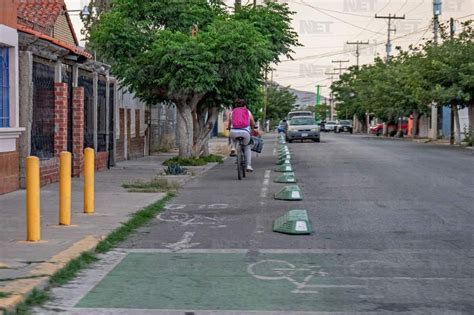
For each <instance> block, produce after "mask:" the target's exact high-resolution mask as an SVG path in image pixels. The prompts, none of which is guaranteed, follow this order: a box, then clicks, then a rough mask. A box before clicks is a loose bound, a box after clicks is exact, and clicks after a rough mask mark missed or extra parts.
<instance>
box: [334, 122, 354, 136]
mask: <svg viewBox="0 0 474 315" xmlns="http://www.w3.org/2000/svg"><path fill="white" fill-rule="evenodd" d="M334 132H335V133H340V132H350V133H352V122H351V121H350V120H340V121H339V123H337V124H336V127H335V129H334Z"/></svg>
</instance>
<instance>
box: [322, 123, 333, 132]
mask: <svg viewBox="0 0 474 315" xmlns="http://www.w3.org/2000/svg"><path fill="white" fill-rule="evenodd" d="M335 129H336V122H335V121H327V122H326V123H325V124H324V131H325V132H330V131H334V130H335Z"/></svg>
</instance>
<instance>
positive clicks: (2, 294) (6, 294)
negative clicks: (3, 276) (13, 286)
mask: <svg viewBox="0 0 474 315" xmlns="http://www.w3.org/2000/svg"><path fill="white" fill-rule="evenodd" d="M10 295H12V294H11V293H10V292H0V299H4V298H7V297H9V296H10Z"/></svg>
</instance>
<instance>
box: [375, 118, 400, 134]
mask: <svg viewBox="0 0 474 315" xmlns="http://www.w3.org/2000/svg"><path fill="white" fill-rule="evenodd" d="M387 130H388V133H393V132H396V130H398V125H394V124H388V125H387ZM402 132H403V134H405V135H406V134H407V133H408V121H405V120H403V121H402ZM370 133H371V134H373V135H376V136H381V135H382V134H383V123H378V124H376V125H375V126H373V127H370Z"/></svg>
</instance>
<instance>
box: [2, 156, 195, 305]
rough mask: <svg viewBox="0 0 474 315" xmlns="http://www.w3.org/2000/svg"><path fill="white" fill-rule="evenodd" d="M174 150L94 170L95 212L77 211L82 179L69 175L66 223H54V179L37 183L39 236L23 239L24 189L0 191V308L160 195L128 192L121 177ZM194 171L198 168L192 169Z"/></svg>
mask: <svg viewBox="0 0 474 315" xmlns="http://www.w3.org/2000/svg"><path fill="white" fill-rule="evenodd" d="M173 155H174V154H160V156H150V157H145V158H142V159H138V160H133V161H124V162H119V163H117V166H116V167H114V168H112V169H110V170H108V171H105V172H101V173H96V176H95V190H96V194H95V214H93V215H86V214H83V213H82V212H83V201H82V187H83V183H82V181H83V179H82V178H80V179H79V178H74V179H73V181H72V224H73V226H71V227H61V226H59V225H58V184H57V183H56V184H52V185H48V186H45V187H42V188H41V239H42V241H41V242H38V243H27V242H25V241H24V240H25V238H26V196H25V195H26V194H25V190H19V191H16V192H13V193H9V194H6V195H2V196H0V292H3V293H7V295H8V296H7V297H3V298H2V297H1V296H0V313H2V312H1V309H2V308H3V309H11V308H12V307H13V306H14V305H16V304H18V303H19V302H21V301H22V299H23V297H24V295H25V294H28V293H29V292H30V291H31V290H32V289H33V288H34V287H38V286H39V287H41V286H44V285H46V284H47V281H48V278H49V276H50V275H52V274H53V273H55V272H56V271H57V270H59V269H61V268H62V267H63V266H64V265H65V264H66V263H67V262H68V261H70V260H71V259H73V258H75V257H77V256H78V255H80V253H82V252H84V251H86V250H90V249H93V248H94V247H95V246H96V244H97V243H98V241H100V239H101V238H103V237H104V236H106V235H107V234H108V233H109V232H111V231H112V230H114V229H115V228H117V227H118V226H119V225H120V224H121V223H122V222H124V221H126V220H127V218H128V216H130V214H132V213H134V212H136V211H138V210H140V209H141V208H143V207H145V206H147V205H149V204H151V203H154V202H156V201H158V200H160V199H161V198H163V197H164V195H165V194H164V193H128V192H127V191H126V190H125V189H123V188H122V187H121V184H122V183H123V182H126V181H133V180H137V179H141V180H149V179H151V178H153V177H154V176H156V175H157V174H158V173H159V172H161V171H162V170H163V166H162V162H163V161H164V160H166V159H168V158H170V157H172V156H173ZM196 171H198V170H196Z"/></svg>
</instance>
